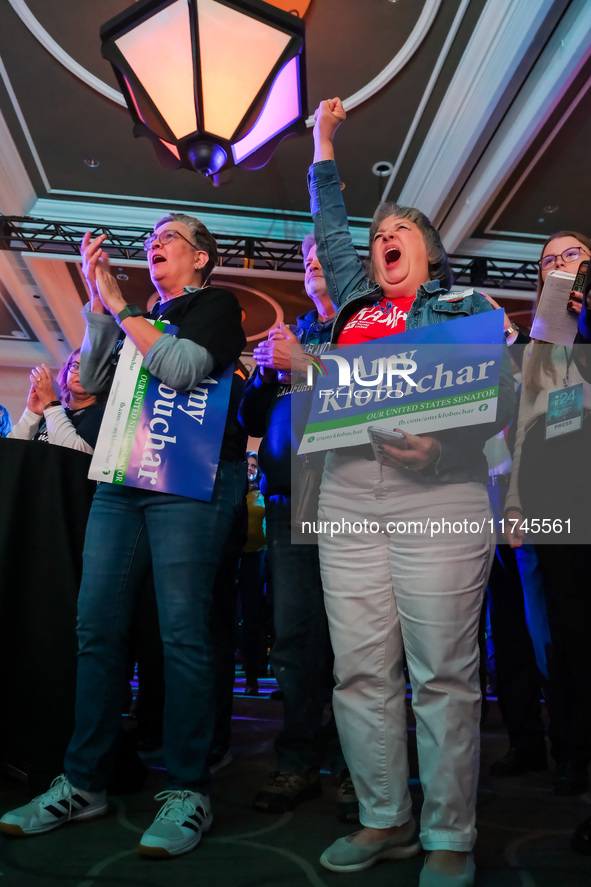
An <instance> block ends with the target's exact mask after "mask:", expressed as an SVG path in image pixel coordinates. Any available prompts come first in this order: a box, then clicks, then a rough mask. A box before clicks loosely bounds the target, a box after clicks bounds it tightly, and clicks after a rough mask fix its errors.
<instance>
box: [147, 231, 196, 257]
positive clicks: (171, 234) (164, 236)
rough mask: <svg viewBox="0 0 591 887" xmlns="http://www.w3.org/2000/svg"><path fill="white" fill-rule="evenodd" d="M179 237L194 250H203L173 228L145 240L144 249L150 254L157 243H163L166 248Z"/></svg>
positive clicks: (151, 235)
mask: <svg viewBox="0 0 591 887" xmlns="http://www.w3.org/2000/svg"><path fill="white" fill-rule="evenodd" d="M177 235H178V236H179V237H182V238H183V240H184V241H185V242H186V243H188V244H189V246H192V247H193V249H201V247H199V246H196V245H195V244H194V243H191V241H190V240H187V238H186V237H185V235H184V234H181V232H180V231H174V230H173V229H172V228H166V229H165V230H164V231H161V232H160V233H159V234H150V236H149V237H147V238H146V239H145V240H144V249H145V251H146V252H148V250H149V249H152V247H153V246H154V244H155V243H156V241H158V243H161V244H162V246H165V245H166V244H167V243H170V241H171V240H174V238H175V237H176V236H177ZM202 252H203V250H202Z"/></svg>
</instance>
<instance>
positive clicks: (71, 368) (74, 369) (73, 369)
mask: <svg viewBox="0 0 591 887" xmlns="http://www.w3.org/2000/svg"><path fill="white" fill-rule="evenodd" d="M68 372H69V373H79V372H80V364H79V363H78V361H77V360H73V361H72V363H69V364H68Z"/></svg>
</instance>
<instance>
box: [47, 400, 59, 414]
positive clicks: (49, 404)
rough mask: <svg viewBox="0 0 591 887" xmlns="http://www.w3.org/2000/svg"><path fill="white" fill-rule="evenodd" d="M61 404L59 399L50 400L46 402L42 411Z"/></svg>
mask: <svg viewBox="0 0 591 887" xmlns="http://www.w3.org/2000/svg"><path fill="white" fill-rule="evenodd" d="M61 405H62V402H61V400H50V401H49V403H46V404H45V406H44V407H43V412H45V410H48V409H49V408H50V407H61Z"/></svg>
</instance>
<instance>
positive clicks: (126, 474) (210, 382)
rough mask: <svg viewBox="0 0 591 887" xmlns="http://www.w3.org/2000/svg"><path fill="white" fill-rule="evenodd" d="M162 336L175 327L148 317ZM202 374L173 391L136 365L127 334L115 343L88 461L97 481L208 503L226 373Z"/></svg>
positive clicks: (227, 396)
mask: <svg viewBox="0 0 591 887" xmlns="http://www.w3.org/2000/svg"><path fill="white" fill-rule="evenodd" d="M155 326H156V327H157V328H158V329H160V330H162V331H163V332H166V333H175V332H176V327H173V326H171V325H170V324H165V323H162V322H161V321H155ZM233 371H234V368H233V366H229V367H228V368H227V369H226V370H225V371H224V372H223V373H222V374H221V375H219V376H216V377H215V378H214V377H210V376H206V377H205V378H204V379H203V380H202V381H201V382H200V383H199V385H198V386H197V387H196V388H195V389H194V390H193V391H176V390H175V389H174V388H171V387H170V386H169V385H166V384H165V383H164V382H161V381H160V380H159V379H156V378H155V377H154V376H151V375H150V373H149V372H148V371H147V370H146V369H144V367H143V366H142V354H141V353H140V351H139V350H138V349H137V348H136V347H135V345H134V344H133V342H132V341H131V339H129V338H126V339H125V342H124V343H123V347H122V348H121V353H120V356H119V362H118V364H117V370H116V372H115V378H114V379H113V384H112V385H111V390H110V392H109V400H108V403H107V406H106V408H105V415H104V417H103V421H102V424H101V428H100V432H99V436H98V441H97V445H96V448H95V451H94V456H93V458H92V462H91V465H90V471H89V474H88V476H89V478H90V479H91V480H97V481H102V482H105V483H112V484H122V485H124V486H129V487H140V488H142V489H144V490H156V491H158V492H161V493H175V494H177V495H180V496H188V497H189V498H190V499H202V500H204V501H206V502H209V501H210V500H211V496H212V492H213V485H214V482H215V476H216V471H217V465H218V461H219V456H220V450H221V446H222V438H223V434H224V428H225V425H226V414H227V412H228V402H229V399H230V388H231V385H232V374H233Z"/></svg>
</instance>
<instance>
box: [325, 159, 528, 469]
mask: <svg viewBox="0 0 591 887" xmlns="http://www.w3.org/2000/svg"><path fill="white" fill-rule="evenodd" d="M308 185H309V188H310V199H311V211H312V217H313V219H314V237H315V239H316V248H317V254H318V258H319V260H320V264H321V265H322V270H323V273H324V277H325V280H326V284H327V287H328V292H329V294H330V297H331V299H332V301H333V302H334V304H335V305H336V307H337V309H338V313H337V317H336V319H335V322H334V325H333V333H332V341H333V342H336V341H337V339H338V336H339V333H340V332H341V330H342V329H343V327H344V325H345V324H346V323H347V321H348V320H349V318H350V317H351V316H352V315H353V314H354V313H355V312H356V311H357V310H358V309H359V308H361V307H363V305H365V304H367V303H372V302H375V301H377V300H378V299H381V298H382V296H383V292H382V289H381V287H379V286H378V284H377V283H375V282H374V281H372V280H370V279H369V277H368V276H367V272H366V269H365V266H364V263H363V262H362V260H361V259H360V257H359V255H358V254H357V251H356V250H355V247H354V246H353V241H352V240H351V235H350V233H349V223H348V219H347V211H346V209H345V204H344V202H343V197H342V191H341V180H340V177H339V174H338V170H337V166H336V163H335V162H334V160H322V161H320V162H319V163H314V164H313V165H312V166H311V167H310V172H309V175H308ZM447 292H448V290H446V289H444V288H442V287H441V285H440V283H439V281H438V280H429V281H427V282H426V283H424V284H422V286H420V287H419V289H418V290H417V295H416V298H415V300H414V302H413V303H412V306H411V308H410V311H409V313H408V317H407V319H406V329H407V330H411V329H418V328H419V327H422V326H429V325H431V324H433V323H442V322H444V321H448V320H452V319H453V318H454V317H468V316H469V315H471V314H480V313H482V312H484V311H492V310H493V308H492V305H491V304H490V302H488V300H487V299H485V297H484V296H483V295H482V294H481V293H477V292H475V291H474V290H472V289H470V290H466V291H465V292H463V293H458V294H457V295H458V296H460V295H461V296H462V298H461V299H459V300H457V301H456V300H455V299H454V301H453V302H448V301H445V300H440V297H441V296H442V295H445V294H446V293H447ZM454 295H456V294H454ZM515 406H516V399H515V390H514V385H513V375H512V372H511V363H510V360H509V355H508V352H507V347H506V346H503V362H502V365H501V376H500V379H499V401H498V406H497V415H496V419H495V421H494V422H490V423H487V424H485V425H476V426H474V427H468V428H466V427H463V428H450V429H444V430H442V431H438V432H437V433H436V434H435V435H434V436H435V437H437V438H438V440H439V441H440V444H441V454H440V456H439V458H438V460H437V462H435V463H433V464H432V465H428V466H427V468H424V469H422V471H415V472H412V476H413V478H415V479H416V480H417V481H418V482H426V483H466V482H469V481H481V482H486V480H487V476H488V469H487V464H486V459H485V456H484V453H483V452H482V450H483V447H484V443H485V441H487V440H488V439H489V438H490V437H493V436H494V435H495V434H496V433H497V432H498V431H500V430H501V429H503V428H505V427H506V426H507V425H508V424H509V422H510V421H511V418H512V417H513V413H514V410H515Z"/></svg>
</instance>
